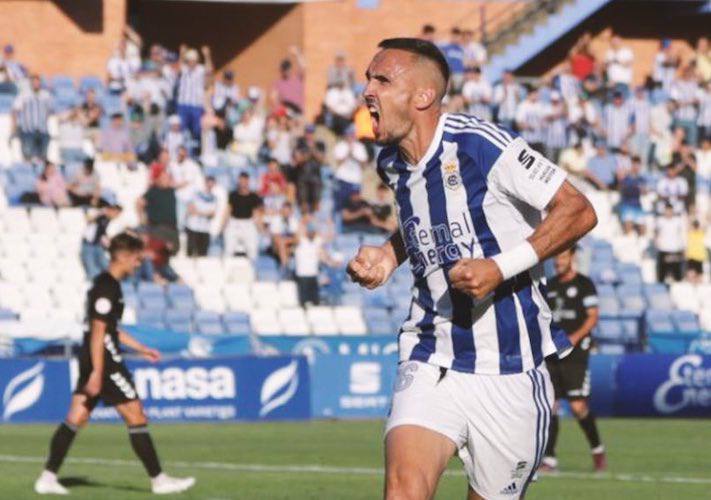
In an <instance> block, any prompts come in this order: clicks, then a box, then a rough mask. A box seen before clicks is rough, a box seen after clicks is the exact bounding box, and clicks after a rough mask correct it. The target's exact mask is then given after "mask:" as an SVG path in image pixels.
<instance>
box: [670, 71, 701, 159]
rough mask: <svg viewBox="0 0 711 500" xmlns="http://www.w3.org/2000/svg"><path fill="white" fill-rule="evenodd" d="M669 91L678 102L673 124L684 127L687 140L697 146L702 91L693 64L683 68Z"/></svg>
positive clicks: (675, 126)
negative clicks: (700, 94)
mask: <svg viewBox="0 0 711 500" xmlns="http://www.w3.org/2000/svg"><path fill="white" fill-rule="evenodd" d="M669 93H670V96H671V98H672V99H673V100H674V102H675V103H676V110H675V111H674V125H673V126H674V128H682V129H684V135H685V137H686V141H687V142H688V143H689V144H690V145H692V146H694V147H696V146H697V145H698V142H699V127H698V124H697V121H696V120H697V118H698V105H699V93H700V91H699V84H698V83H697V82H696V75H695V74H694V68H693V66H691V65H689V66H686V67H685V68H684V69H683V70H682V72H681V76H680V78H678V79H677V80H675V81H674V83H672V85H671V89H670V91H669Z"/></svg>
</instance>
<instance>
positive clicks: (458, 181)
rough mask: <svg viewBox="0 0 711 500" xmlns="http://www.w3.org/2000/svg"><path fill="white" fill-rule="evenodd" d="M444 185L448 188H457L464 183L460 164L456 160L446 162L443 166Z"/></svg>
mask: <svg viewBox="0 0 711 500" xmlns="http://www.w3.org/2000/svg"><path fill="white" fill-rule="evenodd" d="M442 173H443V175H444V185H445V186H447V188H448V189H457V188H459V186H461V185H462V176H461V175H460V174H459V164H458V163H457V162H455V161H451V162H449V163H446V164H445V165H444V166H443V167H442Z"/></svg>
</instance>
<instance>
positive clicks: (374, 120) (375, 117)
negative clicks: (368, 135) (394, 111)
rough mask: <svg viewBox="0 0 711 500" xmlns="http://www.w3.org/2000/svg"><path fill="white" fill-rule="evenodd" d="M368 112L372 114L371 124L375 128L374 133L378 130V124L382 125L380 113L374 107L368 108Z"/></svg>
mask: <svg viewBox="0 0 711 500" xmlns="http://www.w3.org/2000/svg"><path fill="white" fill-rule="evenodd" d="M368 111H369V112H370V122H371V124H372V126H373V132H376V131H377V130H378V124H379V123H380V113H379V112H378V110H377V108H375V107H374V106H368Z"/></svg>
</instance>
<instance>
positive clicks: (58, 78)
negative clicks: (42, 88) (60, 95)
mask: <svg viewBox="0 0 711 500" xmlns="http://www.w3.org/2000/svg"><path fill="white" fill-rule="evenodd" d="M61 88H70V89H72V90H74V79H73V78H72V77H70V76H67V75H55V76H53V77H52V89H53V90H55V91H56V90H57V89H61Z"/></svg>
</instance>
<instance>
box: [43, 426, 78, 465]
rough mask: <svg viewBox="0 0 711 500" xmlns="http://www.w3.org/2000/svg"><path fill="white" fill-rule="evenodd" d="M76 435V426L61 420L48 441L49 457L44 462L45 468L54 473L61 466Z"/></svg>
mask: <svg viewBox="0 0 711 500" xmlns="http://www.w3.org/2000/svg"><path fill="white" fill-rule="evenodd" d="M76 435H77V428H76V427H74V426H73V425H70V424H68V423H66V422H62V423H61V424H59V427H57V430H56V431H54V435H53V436H52V440H51V441H50V442H49V457H48V458H47V463H46V464H45V469H47V470H48V471H50V472H54V473H55V474H56V473H57V471H58V470H59V468H60V467H61V466H62V462H63V461H64V457H66V456H67V452H69V448H70V446H71V445H72V441H74V437H75V436H76Z"/></svg>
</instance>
